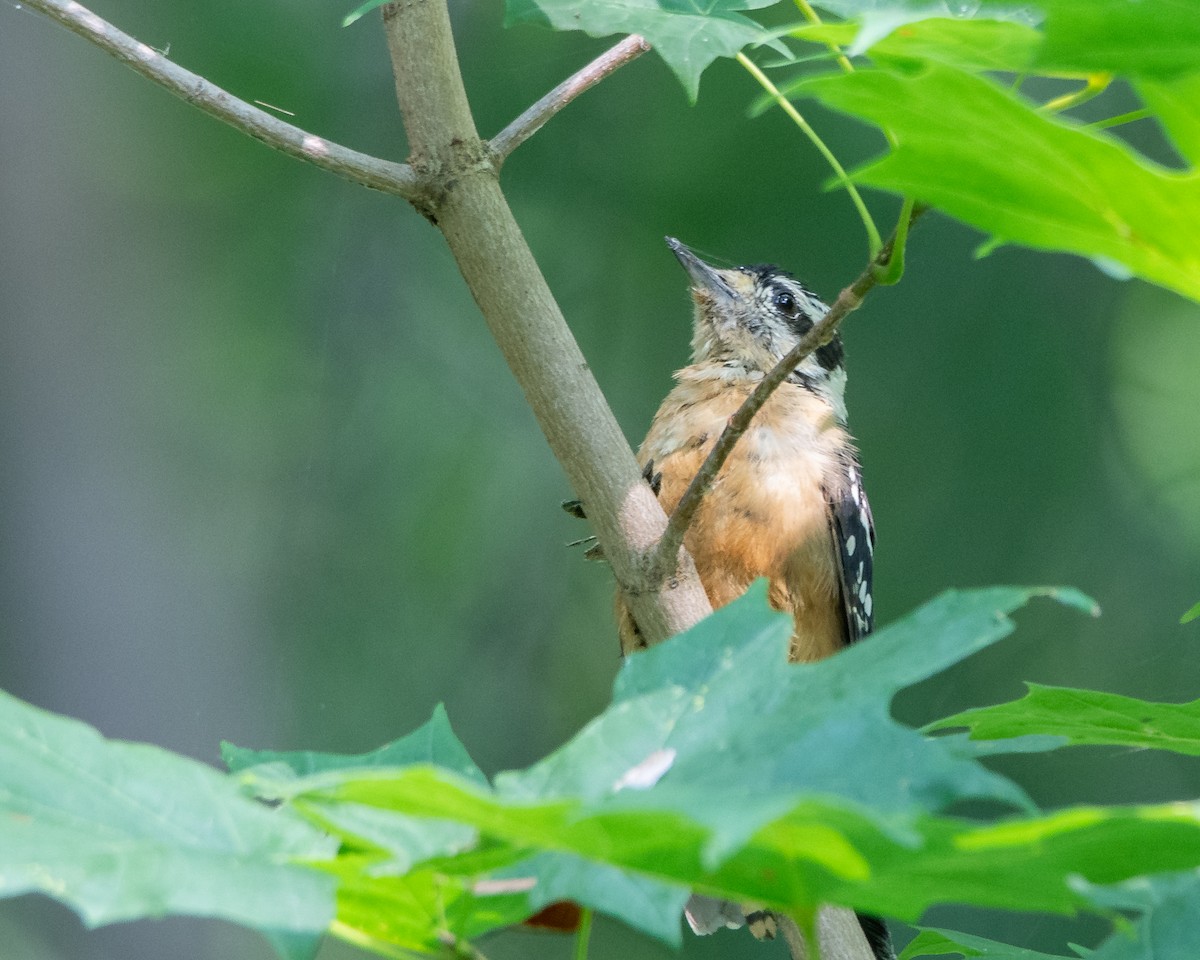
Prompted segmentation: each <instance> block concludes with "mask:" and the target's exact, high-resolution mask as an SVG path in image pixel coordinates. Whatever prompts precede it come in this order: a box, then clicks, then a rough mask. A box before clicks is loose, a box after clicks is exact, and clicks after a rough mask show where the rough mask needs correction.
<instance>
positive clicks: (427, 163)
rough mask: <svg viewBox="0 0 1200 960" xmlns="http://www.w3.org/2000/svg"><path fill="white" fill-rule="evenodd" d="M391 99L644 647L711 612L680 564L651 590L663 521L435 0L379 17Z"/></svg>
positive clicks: (689, 568)
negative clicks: (530, 240) (548, 269)
mask: <svg viewBox="0 0 1200 960" xmlns="http://www.w3.org/2000/svg"><path fill="white" fill-rule="evenodd" d="M383 22H384V29H385V31H386V34H387V43H388V50H389V52H390V54H391V58H392V66H393V70H394V72H395V76H396V96H397V99H398V100H399V103H400V112H401V115H402V117H403V119H404V126H405V129H406V131H407V133H408V142H409V144H410V145H411V147H412V151H413V152H412V156H411V157H410V158H409V162H410V163H411V164H412V166H413V169H414V170H415V171H416V172H417V173H418V175H419V176H421V177H422V178H423V179H424V180H425V181H426V184H427V189H426V191H425V202H424V204H423V206H422V212H423V213H425V215H426V216H427V217H428V218H429V219H430V220H431V221H432V222H433V223H435V224H437V226H438V228H439V229H440V230H441V231H442V233H443V234H444V235H445V237H446V241H447V243H448V244H449V245H450V249H451V251H452V252H453V254H454V257H455V259H456V260H457V262H458V267H459V270H460V271H461V272H462V275H463V277H464V278H465V279H466V281H467V285H468V286H469V287H470V289H471V293H472V295H473V296H474V297H475V302H476V303H477V304H479V308H480V311H481V312H482V313H483V316H484V319H485V320H486V322H487V324H488V327H489V328H490V329H491V331H492V335H493V336H494V337H495V339H496V342H497V344H498V345H499V346H500V349H501V351H502V352H503V354H504V357H505V359H506V360H507V361H508V365H509V367H510V368H511V370H512V372H513V375H514V376H515V377H516V379H517V382H518V383H519V384H520V385H521V389H522V390H523V391H524V393H525V397H526V399H527V400H528V401H529V405H530V407H531V408H532V410H533V413H534V415H535V416H536V417H537V420H538V423H539V425H540V426H541V428H542V432H543V433H544V434H545V436H546V439H547V441H548V442H549V444H550V447H551V449H552V450H553V451H554V455H555V456H556V457H557V459H558V462H559V463H560V464H561V465H562V467H563V469H564V470H565V471H566V473H567V476H568V478H569V479H570V481H571V485H572V487H573V488H574V489H575V492H576V494H577V495H578V496H579V497H580V498H581V499H582V501H583V503H584V504H585V506H586V508H587V515H588V519H589V520H590V521H591V522H592V524H593V526H594V528H595V531H596V535H597V537H598V539H599V540H600V544H601V546H602V547H603V550H604V556H605V558H606V559H607V560H608V562H609V564H610V565H611V566H612V569H613V573H614V574H615V576H616V578H617V581H618V583H620V585H621V588H622V590H623V591H625V594H626V596H627V598H628V601H629V605H630V608H631V610H632V611H633V614H634V616H635V617H636V618H637V621H638V624H639V626H640V627H641V629H642V631H643V632H644V633H645V635H646V637H647V639H648V640H650V641H651V642H656V641H658V640H662V639H665V638H666V637H668V636H671V635H672V634H675V633H678V632H679V631H681V630H684V629H686V628H687V627H690V626H691V625H692V624H694V623H695V622H696V621H697V620H699V619H701V618H702V617H703V616H705V615H706V614H708V613H709V612H710V611H711V607H710V606H709V603H708V598H707V596H706V595H705V593H704V588H703V587H702V585H701V584H700V580H699V577H698V576H697V575H696V572H695V568H694V566H693V565H692V562H691V558H690V557H687V556H686V554H683V555H682V557H681V559H680V563H679V565H678V568H677V569H674V570H672V571H670V572H669V573H668V574H667V575H666V576H665V577H660V578H657V579H656V580H654V581H651V580H650V579H649V577H648V576H647V573H648V566H649V564H648V560H649V558H650V556H651V555H652V554H653V552H654V549H655V545H656V544H657V543H658V540H659V538H660V537H661V536H662V533H663V531H664V530H665V529H666V522H667V518H666V516H665V514H664V513H663V511H662V507H661V506H659V503H658V500H657V499H656V498H655V497H654V494H653V493H652V492H651V491H650V488H649V487H648V486H647V485H646V483H645V482H644V481H643V480H642V475H641V471H640V470H639V468H638V465H637V461H636V460H635V459H634V457H633V453H632V451H631V450H630V449H629V445H628V443H627V442H626V441H625V437H624V435H623V434H622V433H621V429H620V427H619V426H618V425H617V422H616V420H615V418H614V417H613V415H612V411H611V410H610V409H609V407H608V404H607V403H606V402H605V399H604V396H603V394H602V393H601V392H600V388H599V387H598V386H597V384H596V381H595V379H594V378H593V377H592V374H591V371H590V369H589V368H588V365H587V361H586V360H585V359H584V357H583V354H582V353H581V352H580V350H579V347H578V345H577V344H576V343H575V338H574V337H573V336H572V335H571V331H570V330H569V329H568V327H567V324H566V322H565V321H564V319H563V316H562V313H561V311H560V310H559V307H558V304H557V303H555V301H554V297H553V295H552V294H551V293H550V290H549V287H548V286H547V285H546V281H545V279H544V278H543V277H542V274H541V271H540V270H539V269H538V266H537V263H536V262H535V261H534V259H533V254H532V253H531V252H530V250H529V247H528V245H527V244H526V243H525V238H524V237H523V236H522V235H521V232H520V229H519V228H518V226H517V224H516V221H515V220H514V218H513V215H512V211H511V210H510V209H509V207H508V204H507V202H506V201H505V199H504V195H503V193H502V192H501V190H500V184H499V180H498V176H497V166H498V164H497V162H496V160H495V158H494V155H493V153H492V152H491V151H490V150H489V149H488V148H487V146H486V145H485V144H484V143H483V142H482V141H481V140H480V139H479V136H478V134H477V133H476V130H475V124H474V120H473V119H472V117H471V112H470V108H469V106H468V104H467V98H466V93H465V92H464V90H463V85H462V77H461V74H460V73H459V69H458V61H457V56H456V54H455V50H454V39H453V36H452V35H451V31H450V21H449V16H448V14H447V11H446V2H445V0H402V2H395V3H389V4H387V5H386V6H384V8H383Z"/></svg>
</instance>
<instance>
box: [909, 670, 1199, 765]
mask: <svg viewBox="0 0 1200 960" xmlns="http://www.w3.org/2000/svg"><path fill="white" fill-rule="evenodd" d="M1027 686H1028V687H1029V692H1028V693H1026V694H1025V696H1024V697H1022V698H1021V699H1020V700H1014V701H1012V702H1011V703H1002V704H998V705H997V706H994V707H978V708H976V709H974V710H965V711H963V712H962V713H959V714H956V715H954V716H952V717H947V718H946V719H945V720H939V721H938V722H937V723H934V724H932V725H931V726H930V729H935V730H936V729H945V728H947V727H967V728H969V729H970V731H971V736H972V737H973V738H976V739H982V740H995V739H1001V738H1005V737H1021V736H1026V735H1028V734H1052V735H1055V736H1059V737H1062V738H1064V740H1065V742H1067V743H1071V744H1074V745H1083V744H1110V745H1114V746H1127V747H1144V748H1147V749H1154V750H1170V751H1172V752H1174V753H1183V754H1187V755H1188V756H1193V757H1195V756H1200V700H1194V701H1192V702H1191V703H1150V702H1149V701H1146V700H1138V699H1135V698H1134V697H1123V696H1120V695H1119V694H1115V693H1100V692H1099V691H1096V690H1073V689H1071V688H1069V687H1046V686H1042V685H1041V684H1036V683H1030V684H1027Z"/></svg>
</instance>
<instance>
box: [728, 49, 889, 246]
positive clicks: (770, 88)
mask: <svg viewBox="0 0 1200 960" xmlns="http://www.w3.org/2000/svg"><path fill="white" fill-rule="evenodd" d="M737 62H738V63H740V64H741V65H742V66H743V67H744V68H745V69H746V71H747V72H748V73H749V74H750V76H752V77H754V79H755V80H757V81H758V83H759V85H760V86H761V87H762V88H763V89H764V90H766V91H767V93H768V94H770V96H771V99H772V100H774V101H775V102H776V103H777V104H778V105H779V107H780V108H781V109H782V110H783V112H784V113H786V114H787V115H788V116H789V117H791V119H792V122H793V123H795V124H796V126H798V127H799V128H800V129H801V131H802V132H803V133H804V135H805V136H806V137H808V139H809V141H810V142H811V143H812V145H813V146H814V147H816V148H817V150H818V151H819V152H820V154H821V156H823V157H824V158H825V162H826V163H828V164H829V166H830V167H831V168H832V169H833V172H834V175H835V176H836V177H837V180H838V182H839V183H840V184H841V185H842V186H843V187H845V188H846V192H847V193H848V194H849V195H850V201H851V203H853V204H854V209H855V210H857V211H858V216H859V218H860V219H861V220H862V224H863V229H865V230H866V231H867V249H868V251H869V253H870V256H871V257H874V256H876V255H877V254H878V253H879V249H880V246H881V241H880V238H879V228H878V227H876V226H875V221H874V220H873V219H871V213H870V211H869V210H867V205H866V204H865V203H864V202H863V198H862V195H861V194H860V193H859V192H858V188H857V187H856V186H855V185H854V184H853V183H852V182H851V180H850V177H849V176H848V175H847V173H846V170H845V168H844V167H843V166H842V164H841V162H840V161H839V160H838V158H837V157H835V156H834V154H833V151H832V150H830V149H829V147H827V146H826V145H825V141H824V140H822V139H821V138H820V136H818V135H817V131H816V130H814V129H813V128H812V127H811V126H809V123H808V121H807V120H805V119H804V117H802V116H801V115H800V111H799V110H797V109H796V107H795V105H794V104H793V103H792V102H791V101H790V100H788V98H787V97H785V96H784V95H783V94H781V93H780V92H779V89H778V88H777V87H776V86H775V84H774V83H772V82H771V80H770V78H769V77H768V76H767V75H766V74H765V73H763V72H762V70H761V69H759V67H758V65H757V64H756V63H755V62H754V61H753V60H751V59H750V58H749V57H748V56H746V54H744V53H740V52H739V53H738V55H737Z"/></svg>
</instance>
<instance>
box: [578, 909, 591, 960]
mask: <svg viewBox="0 0 1200 960" xmlns="http://www.w3.org/2000/svg"><path fill="white" fill-rule="evenodd" d="M591 938H592V910H591V908H589V907H584V908H583V909H582V910H581V911H580V913H579V929H578V930H577V931H576V932H575V958H574V960H587V956H588V943H589V941H590V940H591Z"/></svg>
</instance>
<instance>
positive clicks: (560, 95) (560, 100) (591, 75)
mask: <svg viewBox="0 0 1200 960" xmlns="http://www.w3.org/2000/svg"><path fill="white" fill-rule="evenodd" d="M649 49H650V44H648V43H647V42H646V41H645V39H644V38H642V37H639V36H638V35H637V34H636V33H635V34H631V35H630V36H628V37H626V38H625V39H624V40H622V41H621V42H620V43H618V44H617V45H616V46H615V47H611V48H610V49H608V50H606V51H604V53H602V54H600V56H598V57H597V58H596V59H595V60H593V61H592V62H591V63H589V64H588V65H587V66H586V67H584V68H583V69H582V70H580V71H579V72H578V73H576V74H574V75H573V76H571V77H568V78H567V79H566V80H564V81H563V82H562V83H560V84H559V85H558V86H557V87H555V88H554V89H553V90H551V91H550V92H549V93H548V94H546V95H545V96H544V97H542V98H541V99H540V100H538V102H537V103H535V104H534V105H533V106H531V107H530V108H529V109H528V110H526V111H525V112H524V113H522V114H521V115H520V116H519V117H517V119H516V120H514V121H513V122H512V123H510V124H509V125H508V126H507V127H505V128H504V129H503V130H501V131H500V132H499V133H498V134H496V136H494V137H493V138H492V141H491V148H492V154H493V155H494V156H495V157H496V160H497V162H498V163H503V162H504V160H505V159H506V158H507V157H508V155H509V154H510V153H512V152H513V151H514V150H516V149H517V147H519V146H520V145H521V144H523V143H524V142H525V141H526V140H528V139H529V138H530V137H532V136H533V135H534V134H535V133H537V132H538V131H539V130H540V129H541V128H542V126H543V125H544V124H545V123H546V121H547V120H549V119H550V118H551V117H553V116H554V115H555V114H556V113H558V111H559V110H561V109H562V108H563V107H565V106H566V105H567V104H568V103H570V102H571V101H572V100H574V99H575V98H576V97H578V96H579V95H580V94H581V93H583V92H584V91H585V90H588V89H590V88H592V87H594V86H595V85H596V84H598V83H599V82H600V81H601V80H603V79H604V78H605V77H607V76H608V75H609V74H611V73H613V72H614V71H616V70H618V69H619V68H621V67H623V66H625V64H627V63H629V62H630V61H632V60H636V59H637V58H638V57H640V56H641V55H642V54H643V53H645V52H646V51H647V50H649Z"/></svg>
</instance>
